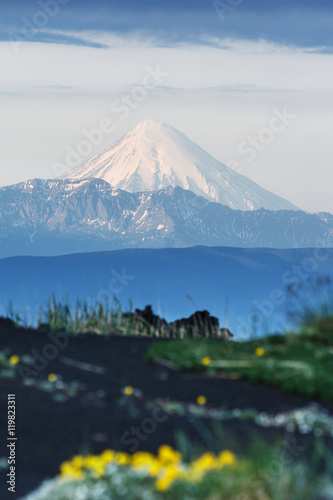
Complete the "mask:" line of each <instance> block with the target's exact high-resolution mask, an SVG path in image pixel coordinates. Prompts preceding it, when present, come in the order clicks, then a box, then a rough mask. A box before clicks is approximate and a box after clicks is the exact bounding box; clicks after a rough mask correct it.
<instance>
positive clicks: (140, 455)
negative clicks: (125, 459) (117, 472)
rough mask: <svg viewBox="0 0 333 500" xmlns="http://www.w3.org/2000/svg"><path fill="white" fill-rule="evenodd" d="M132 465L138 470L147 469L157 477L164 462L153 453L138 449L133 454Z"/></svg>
mask: <svg viewBox="0 0 333 500" xmlns="http://www.w3.org/2000/svg"><path fill="white" fill-rule="evenodd" d="M131 464H132V467H134V469H137V470H147V472H148V474H149V475H150V476H153V477H156V476H158V474H159V472H160V470H161V467H162V464H161V462H160V461H159V460H158V458H156V457H155V456H154V455H152V454H151V453H148V452H146V451H138V452H137V453H135V454H134V455H133V456H132V460H131Z"/></svg>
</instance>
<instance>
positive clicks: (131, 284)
mask: <svg viewBox="0 0 333 500" xmlns="http://www.w3.org/2000/svg"><path fill="white" fill-rule="evenodd" d="M332 270H333V249H326V248H317V249H293V250H273V249H241V248H228V247H203V246H201V247H192V248H179V249H175V248H172V249H127V250H118V251H111V252H99V253H82V254H72V255H65V256H59V257H11V258H5V259H1V260H0V303H1V304H2V307H3V309H4V305H5V304H9V302H10V301H11V302H12V303H13V305H14V307H15V308H17V309H19V310H20V312H24V311H25V314H26V317H27V319H29V315H30V316H31V318H33V319H35V318H36V310H37V306H38V305H39V306H41V307H43V306H45V304H46V303H47V300H48V298H49V297H50V296H51V295H52V294H53V293H55V294H56V296H57V297H58V298H62V299H63V300H65V297H66V294H68V297H69V301H70V303H72V302H74V301H75V300H76V299H77V298H81V299H85V300H86V301H87V303H88V305H90V306H91V307H93V306H94V305H96V304H97V303H98V302H112V300H113V298H114V297H116V298H117V299H118V300H119V301H120V303H121V305H122V308H123V309H124V310H127V309H128V307H129V303H130V301H133V306H134V308H136V307H138V308H142V307H144V306H145V305H147V304H151V305H152V306H153V308H154V310H155V311H156V312H157V313H159V314H160V315H162V316H163V317H165V318H166V319H167V320H174V319H176V318H180V317H186V316H189V315H190V314H191V313H193V312H194V311H195V310H197V309H200V310H203V309H207V310H209V311H210V312H211V313H212V314H214V315H215V316H217V317H219V319H220V320H221V323H222V324H224V325H226V326H228V327H229V328H231V329H232V330H233V332H234V333H235V334H236V335H237V338H240V337H248V336H249V335H252V334H253V333H254V332H255V333H259V334H262V333H266V332H274V331H278V330H279V331H282V330H283V328H284V327H285V325H286V321H285V319H284V315H283V312H284V311H285V310H286V308H288V298H287V295H286V294H285V290H286V287H287V286H288V285H289V286H295V285H296V284H302V285H305V283H306V280H307V279H309V278H311V277H312V278H313V277H314V276H317V275H321V276H328V275H331V276H332V274H333V271H332ZM4 312H5V311H4V310H3V311H1V313H4Z"/></svg>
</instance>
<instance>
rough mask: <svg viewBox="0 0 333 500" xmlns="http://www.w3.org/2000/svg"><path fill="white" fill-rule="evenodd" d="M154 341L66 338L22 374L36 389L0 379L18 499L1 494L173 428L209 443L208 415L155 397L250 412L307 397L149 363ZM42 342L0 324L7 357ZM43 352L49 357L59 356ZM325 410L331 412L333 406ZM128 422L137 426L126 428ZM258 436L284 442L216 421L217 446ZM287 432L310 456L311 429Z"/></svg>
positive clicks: (274, 409)
mask: <svg viewBox="0 0 333 500" xmlns="http://www.w3.org/2000/svg"><path fill="white" fill-rule="evenodd" d="M151 342H158V340H151V339H145V338H129V337H123V338H120V337H100V336H95V335H85V336H77V337H70V338H69V342H68V346H67V347H66V348H65V349H63V350H59V352H58V355H57V356H56V357H55V358H54V359H52V360H48V361H47V364H46V366H44V367H43V368H42V369H41V370H39V371H38V372H37V373H36V374H33V375H31V376H30V377H29V378H30V379H32V380H33V381H34V382H33V383H34V384H35V385H36V387H35V386H32V387H27V386H25V385H24V384H23V381H22V378H21V377H20V376H19V375H18V376H17V377H16V378H12V379H6V380H5V379H2V378H1V379H0V428H1V434H2V435H1V451H0V457H6V454H7V451H6V447H5V444H4V441H5V438H6V432H7V431H6V429H7V409H6V405H7V394H8V393H15V394H16V405H17V428H16V435H17V437H18V442H17V496H15V497H13V495H12V494H8V495H6V491H7V488H6V487H5V488H4V487H3V485H4V483H5V481H4V482H2V486H1V489H2V490H4V491H2V492H1V498H2V499H5V498H19V497H20V496H21V495H23V494H24V493H27V492H28V491H30V490H32V489H34V488H35V487H36V486H38V485H39V484H40V482H41V481H42V480H43V479H45V478H49V477H54V476H55V475H56V474H57V472H58V470H59V465H60V463H61V462H62V461H63V460H65V459H67V458H69V457H70V456H72V455H73V454H75V453H78V452H87V451H89V452H92V453H99V452H101V451H102V450H104V449H105V448H109V447H111V448H115V449H119V450H124V451H127V452H131V451H134V448H136V449H137V448H138V449H141V450H148V451H153V452H155V451H156V450H157V448H158V446H159V445H161V444H163V443H169V444H173V445H175V439H176V433H177V431H179V430H180V429H182V430H183V432H184V433H185V434H186V435H187V436H188V438H189V439H190V441H191V442H192V443H194V444H198V443H201V444H204V445H205V446H206V447H207V446H209V447H211V446H214V444H215V445H216V442H215V443H214V438H213V437H212V432H211V429H212V421H211V419H209V418H205V419H203V418H196V417H195V416H193V415H188V414H185V415H184V416H179V415H166V414H165V412H164V411H163V410H162V409H161V408H159V405H158V401H156V400H159V399H167V398H169V399H170V400H171V401H181V402H184V403H186V402H189V403H191V402H192V403H195V401H196V399H197V397H198V396H199V395H205V396H206V398H207V401H208V403H207V404H208V406H209V407H212V408H216V407H222V406H225V407H227V408H229V409H235V408H239V409H245V408H254V409H256V410H258V411H260V412H267V413H273V414H274V413H278V412H282V411H288V410H292V409H295V408H299V407H304V406H306V405H307V404H308V403H309V401H308V400H306V399H303V398H301V397H298V396H294V395H292V394H286V393H283V392H281V391H279V390H277V389H274V388H271V387H267V386H264V385H258V384H250V383H247V382H244V381H240V380H233V379H227V378H209V377H206V376H201V375H197V374H181V373H178V372H175V371H171V370H169V369H167V368H166V367H162V366H158V365H154V364H148V363H146V362H145V361H144V356H145V353H146V351H147V348H148V346H149V345H150V343H151ZM49 344H53V345H54V343H53V342H51V340H50V339H49V338H48V337H47V335H46V334H41V333H37V332H35V331H31V330H29V331H28V330H16V329H13V328H1V329H0V350H1V351H3V350H4V349H5V348H8V349H10V355H12V354H15V355H18V356H20V357H21V358H22V356H23V355H25V354H31V352H32V350H33V349H34V350H35V352H34V353H35V354H36V352H38V353H42V352H43V349H44V352H45V346H46V345H49ZM49 349H50V350H49V352H50V353H52V352H53V354H54V353H55V352H56V351H55V349H53V351H52V349H51V348H49ZM40 363H41V366H42V362H41V361H40ZM44 364H45V363H44ZM49 374H56V375H57V376H58V381H62V382H63V383H65V384H66V385H67V386H68V387H71V390H72V392H73V396H72V397H71V398H70V399H68V400H67V401H64V402H61V401H56V400H55V399H54V393H52V392H51V393H49V392H45V390H41V389H42V388H43V385H45V386H47V387H49V386H50V383H47V382H46V380H47V377H48V375H49ZM75 381H76V382H77V383H80V384H83V386H82V388H80V387H79V388H78V389H77V387H75V385H73V382H74V384H75ZM125 386H132V387H133V388H134V389H135V393H134V395H132V396H130V397H126V396H124V394H123V389H124V387H125ZM44 389H45V388H44ZM101 391H102V392H101ZM57 392H58V396H57V397H58V398H59V394H60V398H61V397H62V396H61V394H63V392H62V390H58V391H57ZM148 402H150V404H148ZM325 406H326V407H327V408H328V409H329V411H330V412H333V405H332V404H331V405H325ZM133 428H138V429H139V431H137V430H135V429H134V431H133ZM256 435H260V436H262V437H263V438H264V439H267V440H270V441H273V440H274V439H275V438H276V437H278V436H279V437H281V438H283V437H284V431H283V430H279V429H274V430H273V429H269V428H268V429H267V428H263V427H259V426H257V425H256V424H254V423H250V422H245V421H243V422H240V421H239V420H236V419H232V420H229V421H227V422H225V423H223V443H222V445H223V446H225V447H230V448H233V449H235V448H236V449H237V450H238V449H243V450H246V449H247V447H248V446H249V445H250V443H251V442H252V441H253V440H254V438H255V436H256ZM294 437H295V438H296V440H297V444H298V446H303V447H305V448H306V449H305V451H304V453H305V454H307V453H311V449H312V447H313V443H314V437H313V436H312V435H308V434H307V435H301V434H297V433H296V434H295V436H293V439H294ZM331 441H332V440H329V443H330V445H332V442H331ZM332 449H333V447H332ZM3 478H4V475H3ZM7 493H8V492H7Z"/></svg>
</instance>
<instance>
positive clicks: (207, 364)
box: [201, 356, 212, 366]
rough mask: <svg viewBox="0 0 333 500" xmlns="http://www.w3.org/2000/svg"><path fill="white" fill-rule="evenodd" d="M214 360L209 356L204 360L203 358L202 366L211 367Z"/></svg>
mask: <svg viewBox="0 0 333 500" xmlns="http://www.w3.org/2000/svg"><path fill="white" fill-rule="evenodd" d="M211 362H212V360H211V359H210V358H209V357H208V356H205V357H204V358H202V360H201V364H202V365H203V366H209V365H210V364H211Z"/></svg>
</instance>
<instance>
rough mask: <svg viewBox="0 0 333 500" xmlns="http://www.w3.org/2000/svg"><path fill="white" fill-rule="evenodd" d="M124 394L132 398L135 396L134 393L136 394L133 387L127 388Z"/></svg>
mask: <svg viewBox="0 0 333 500" xmlns="http://www.w3.org/2000/svg"><path fill="white" fill-rule="evenodd" d="M123 392H124V394H125V395H126V396H131V395H132V394H133V392H134V389H133V387H131V386H130V385H128V386H126V387H125V389H124V391H123Z"/></svg>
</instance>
